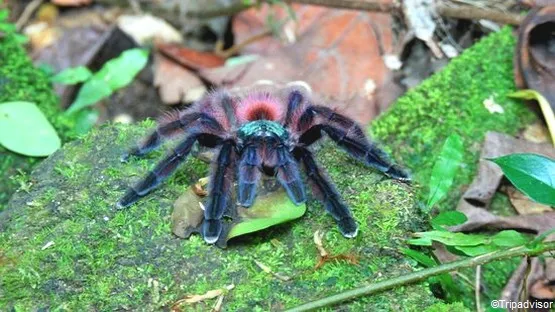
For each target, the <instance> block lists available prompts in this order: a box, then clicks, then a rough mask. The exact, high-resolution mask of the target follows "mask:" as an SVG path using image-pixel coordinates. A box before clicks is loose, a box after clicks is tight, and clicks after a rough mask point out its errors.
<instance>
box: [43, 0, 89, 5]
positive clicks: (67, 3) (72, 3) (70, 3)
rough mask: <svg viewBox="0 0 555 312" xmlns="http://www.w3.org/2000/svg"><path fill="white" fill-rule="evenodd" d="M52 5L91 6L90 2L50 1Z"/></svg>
mask: <svg viewBox="0 0 555 312" xmlns="http://www.w3.org/2000/svg"><path fill="white" fill-rule="evenodd" d="M51 1H52V3H54V4H55V5H59V6H81V5H87V4H91V3H92V0H51Z"/></svg>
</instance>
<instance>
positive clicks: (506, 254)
mask: <svg viewBox="0 0 555 312" xmlns="http://www.w3.org/2000/svg"><path fill="white" fill-rule="evenodd" d="M552 250H555V241H552V242H546V243H543V244H541V245H540V246H538V247H537V248H534V249H530V248H528V247H526V246H519V247H514V248H511V249H506V250H500V251H494V252H491V253H488V254H485V255H481V256H477V257H474V258H468V259H463V260H459V261H454V262H450V263H446V264H442V265H440V266H436V267H433V268H428V269H424V270H420V271H416V272H412V273H409V274H405V275H402V276H398V277H394V278H391V279H388V280H385V281H381V282H377V283H374V284H370V285H367V286H362V287H359V288H355V289H352V290H348V291H346V292H342V293H339V294H336V295H333V296H330V297H326V298H322V299H318V300H315V301H312V302H308V303H305V304H303V305H300V306H298V307H295V308H293V309H290V310H287V312H299V311H310V310H314V309H317V308H322V307H327V306H331V305H334V304H338V303H340V302H343V301H347V300H352V299H355V298H358V297H362V296H368V295H372V294H375V293H378V292H381V291H384V290H387V289H391V288H395V287H399V286H402V285H409V284H414V283H416V282H420V281H423V280H425V279H427V278H429V277H432V276H436V275H440V274H443V273H447V272H451V271H455V270H459V269H462V268H471V267H475V266H478V265H484V264H486V263H489V262H492V261H497V260H501V259H508V258H513V257H520V256H529V257H532V256H537V255H540V254H542V253H544V252H547V251H552Z"/></svg>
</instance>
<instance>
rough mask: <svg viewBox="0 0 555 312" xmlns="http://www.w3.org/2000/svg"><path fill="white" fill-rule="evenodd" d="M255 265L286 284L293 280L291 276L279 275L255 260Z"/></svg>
mask: <svg viewBox="0 0 555 312" xmlns="http://www.w3.org/2000/svg"><path fill="white" fill-rule="evenodd" d="M254 263H255V264H256V265H257V266H258V267H259V268H260V269H261V270H262V271H264V272H266V273H268V274H271V275H273V276H274V277H275V278H277V279H280V280H282V281H284V282H288V281H290V280H291V277H289V276H285V275H282V274H279V273H276V272H274V271H272V269H270V267H268V266H267V265H265V264H264V263H262V262H260V261H258V260H256V259H254Z"/></svg>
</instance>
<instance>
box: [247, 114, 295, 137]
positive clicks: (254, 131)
mask: <svg viewBox="0 0 555 312" xmlns="http://www.w3.org/2000/svg"><path fill="white" fill-rule="evenodd" d="M237 134H238V136H239V139H241V140H243V141H244V140H247V139H248V138H250V137H253V136H256V137H261V138H266V137H276V138H279V139H281V140H285V139H287V138H288V137H289V135H288V133H287V131H286V130H285V128H283V126H282V125H280V124H279V123H277V122H275V121H270V120H264V119H262V120H254V121H251V122H248V123H246V124H244V125H243V126H241V128H239V130H238V131H237Z"/></svg>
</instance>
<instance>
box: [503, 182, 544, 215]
mask: <svg viewBox="0 0 555 312" xmlns="http://www.w3.org/2000/svg"><path fill="white" fill-rule="evenodd" d="M502 191H504V192H505V193H506V194H507V196H509V200H510V201H511V204H512V205H513V207H514V208H515V209H516V211H517V212H518V214H520V215H525V214H534V213H542V212H549V211H553V209H551V207H549V206H547V205H542V204H539V203H536V202H535V201H532V200H531V199H530V198H528V196H526V195H524V194H522V192H520V191H519V190H517V189H515V188H514V187H513V186H506V187H503V189H502Z"/></svg>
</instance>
